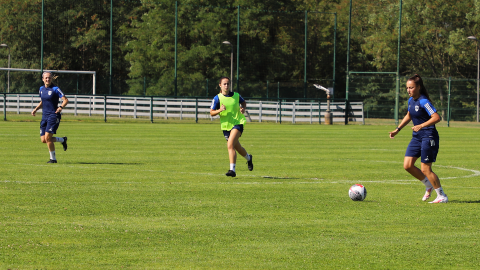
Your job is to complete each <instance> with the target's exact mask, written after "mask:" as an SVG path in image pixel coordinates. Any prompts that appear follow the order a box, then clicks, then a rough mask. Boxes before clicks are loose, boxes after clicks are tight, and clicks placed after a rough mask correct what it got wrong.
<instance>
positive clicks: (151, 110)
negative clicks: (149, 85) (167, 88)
mask: <svg viewBox="0 0 480 270" xmlns="http://www.w3.org/2000/svg"><path fill="white" fill-rule="evenodd" d="M150 123H153V96H151V97H150Z"/></svg>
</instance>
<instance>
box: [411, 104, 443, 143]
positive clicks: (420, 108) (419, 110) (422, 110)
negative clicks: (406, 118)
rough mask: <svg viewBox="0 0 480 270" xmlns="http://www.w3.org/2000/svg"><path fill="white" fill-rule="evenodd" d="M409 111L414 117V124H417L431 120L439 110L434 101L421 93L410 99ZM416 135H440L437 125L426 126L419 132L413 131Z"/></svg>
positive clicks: (412, 117)
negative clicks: (433, 103)
mask: <svg viewBox="0 0 480 270" xmlns="http://www.w3.org/2000/svg"><path fill="white" fill-rule="evenodd" d="M408 112H409V113H410V118H411V119H412V122H413V125H414V126H417V125H420V124H423V123H425V122H427V121H428V120H430V118H431V116H432V114H434V113H436V112H437V109H435V107H433V105H432V103H431V102H430V100H428V98H427V97H426V96H424V95H420V97H419V98H418V99H413V98H412V97H411V98H410V99H409V100H408ZM413 136H414V137H419V138H420V137H423V138H424V137H431V136H438V132H437V129H436V128H435V125H431V126H428V127H424V128H422V129H421V130H419V131H418V132H415V131H414V132H413Z"/></svg>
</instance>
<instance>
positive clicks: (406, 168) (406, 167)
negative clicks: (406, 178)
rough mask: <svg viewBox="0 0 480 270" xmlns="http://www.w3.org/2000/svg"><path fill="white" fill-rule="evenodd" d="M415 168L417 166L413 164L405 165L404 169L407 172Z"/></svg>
mask: <svg viewBox="0 0 480 270" xmlns="http://www.w3.org/2000/svg"><path fill="white" fill-rule="evenodd" d="M413 167H415V165H413V164H403V168H404V169H405V170H406V171H408V170H411V169H412V168H413Z"/></svg>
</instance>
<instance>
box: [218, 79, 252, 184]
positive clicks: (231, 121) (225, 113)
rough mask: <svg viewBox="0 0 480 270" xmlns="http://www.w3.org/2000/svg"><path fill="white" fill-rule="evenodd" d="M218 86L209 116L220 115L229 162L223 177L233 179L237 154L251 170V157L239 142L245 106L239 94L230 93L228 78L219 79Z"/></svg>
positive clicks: (235, 174) (243, 122)
mask: <svg viewBox="0 0 480 270" xmlns="http://www.w3.org/2000/svg"><path fill="white" fill-rule="evenodd" d="M218 84H219V86H220V93H219V94H218V95H216V96H215V97H214V98H213V100H212V105H211V107H210V115H211V116H216V115H220V123H221V129H222V131H223V135H224V137H225V139H226V140H227V149H228V158H229V160H230V170H228V172H227V173H226V174H225V175H226V176H231V177H235V176H237V173H236V172H235V166H236V163H237V152H238V153H239V154H240V155H242V156H243V157H244V158H245V159H246V160H247V164H248V169H249V170H250V171H251V170H253V160H252V155H249V154H248V153H247V151H246V150H245V148H243V147H242V145H241V144H240V141H239V139H240V136H242V133H243V126H244V124H245V122H246V120H245V116H244V115H243V114H244V113H245V108H246V106H247V104H246V102H245V100H244V99H243V98H242V97H241V96H240V94H238V93H234V92H230V89H229V85H230V79H229V78H228V77H222V78H220V80H219V82H218ZM240 105H241V106H240Z"/></svg>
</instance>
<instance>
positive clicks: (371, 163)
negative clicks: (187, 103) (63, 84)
mask: <svg viewBox="0 0 480 270" xmlns="http://www.w3.org/2000/svg"><path fill="white" fill-rule="evenodd" d="M0 127H1V129H2V130H4V131H3V132H2V133H5V134H10V135H9V136H4V137H3V140H2V141H1V142H0V150H1V151H2V162H3V164H2V166H1V167H0V191H1V193H0V194H1V197H0V198H1V199H0V202H1V204H2V208H1V209H2V210H1V213H0V216H1V217H2V220H1V222H0V230H1V231H2V234H1V236H0V253H2V259H1V265H0V266H1V268H13V269H14V268H20V269H37V268H56V269H58V268H64V269H73V268H77V269H78V268H80V269H81V268H89V269H118V268H121V267H123V268H127V269H138V268H144V269H159V268H160V269H162V268H208V269H230V268H235V269H240V268H241V269H259V268H260V269H278V268H290V269H319V268H323V269H338V268H340V269H343V268H368V269H385V268H389V269H405V268H411V269H414V268H417V269H418V268H424V269H433V268H435V269H439V268H440V269H447V268H448V269H452V268H471V269H474V268H475V267H477V266H478V265H479V256H478V252H477V251H476V250H477V245H478V244H477V243H478V240H479V233H480V232H479V230H478V228H479V227H478V225H477V223H478V222H477V221H476V220H475V219H472V217H473V216H476V215H477V213H478V211H479V203H480V199H479V194H478V191H477V189H478V186H479V185H478V180H479V178H480V177H479V176H476V175H474V176H471V175H472V174H473V172H472V171H473V170H476V171H478V170H480V165H479V164H478V162H477V161H478V160H479V158H480V156H479V155H480V154H479V153H480V151H479V150H480V149H479V148H480V146H479V144H478V141H479V138H478V135H477V133H476V132H474V131H476V129H469V128H455V129H453V128H439V132H440V136H441V141H440V153H439V156H438V159H437V163H436V164H435V165H434V167H433V168H434V170H435V171H436V172H437V173H438V175H439V176H440V178H441V179H442V178H445V180H443V181H442V183H443V185H444V187H445V191H446V193H447V194H448V195H449V198H450V200H451V202H450V203H448V204H445V205H432V204H426V203H423V202H421V200H420V199H421V196H422V195H423V189H424V188H423V185H422V184H421V183H420V182H418V181H415V180H414V179H412V178H411V177H410V176H409V175H408V173H406V172H405V171H404V170H403V165H402V161H403V155H404V151H405V148H406V146H407V144H408V142H409V140H410V136H411V135H410V134H409V132H408V130H406V129H405V130H404V131H402V133H401V134H400V135H399V136H398V137H397V138H395V139H394V140H391V139H389V138H388V131H391V130H392V129H393V128H394V127H390V126H336V125H335V126H324V125H313V126H310V125H283V124H282V125H279V124H257V123H254V124H251V123H249V124H247V126H246V128H245V133H244V135H243V136H242V138H241V142H242V144H243V145H244V146H245V148H246V149H247V150H248V152H249V153H251V154H253V155H254V163H255V169H254V171H252V172H250V171H248V170H247V166H246V164H244V163H245V162H246V161H245V160H244V159H243V158H241V157H239V158H238V165H237V168H238V169H237V175H238V177H236V178H227V177H226V176H224V175H223V174H224V173H225V172H226V171H227V170H228V156H227V151H226V143H225V139H224V138H223V136H222V133H221V131H220V129H219V126H218V125H217V124H158V123H155V124H149V123H113V124H111V123H107V124H105V123H82V122H80V123H74V122H64V123H62V124H61V126H60V129H59V134H58V135H60V136H68V138H69V149H68V151H66V152H63V150H62V149H61V147H60V145H57V158H58V160H59V163H58V164H48V165H52V166H47V164H45V162H46V161H47V160H48V151H47V149H46V145H44V144H41V143H40V139H39V136H38V133H37V132H38V123H36V122H32V123H29V122H2V123H1V124H0ZM454 167H458V168H464V169H465V170H460V169H456V168H454ZM354 181H355V182H357V181H358V182H360V183H366V184H365V185H366V187H367V190H368V195H367V199H366V200H365V201H364V202H353V201H351V200H350V199H349V198H348V195H347V194H348V188H349V186H350V185H351V184H354V183H355V182H354ZM422 254H423V255H422ZM431 254H435V256H431Z"/></svg>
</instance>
